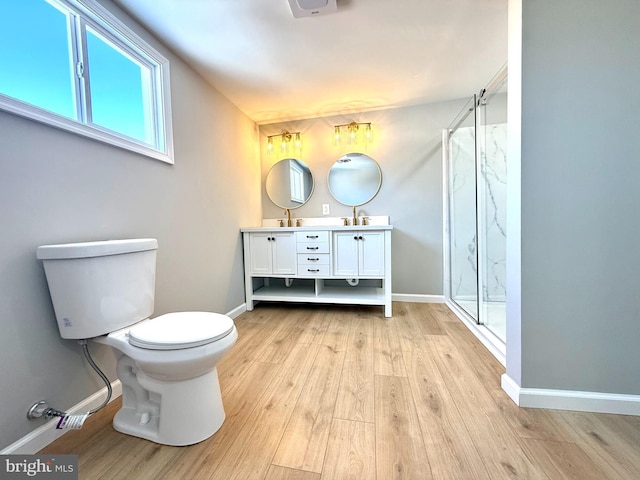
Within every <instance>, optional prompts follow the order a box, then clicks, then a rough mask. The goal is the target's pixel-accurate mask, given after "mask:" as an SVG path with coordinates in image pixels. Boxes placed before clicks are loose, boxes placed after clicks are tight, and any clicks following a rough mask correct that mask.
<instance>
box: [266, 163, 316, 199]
mask: <svg viewBox="0 0 640 480" xmlns="http://www.w3.org/2000/svg"><path fill="white" fill-rule="evenodd" d="M292 160H293V161H295V162H297V163H298V164H301V165H302V166H303V168H306V170H307V171H308V172H309V175H310V177H311V189H310V190H309V195H307V197H306V198H305V199H304V200H303V201H301V202H300V203H299V204H298V203H295V205H282V204H280V203H278V202H276V199H274V196H275V193H274V192H273V191H272V190H273V189H270V188H269V176H270V175H271V174H272V173H274V172H277V170H275V169H276V167H278V165H281V164H282V162H285V161H286V162H291V161H292ZM289 165H291V163H289ZM274 175H275V173H274ZM289 185H291V184H290V183H289ZM315 188H316V181H315V178H314V176H313V172H312V171H311V169H310V168H309V166H308V165H307V164H306V163H305V162H303V161H302V160H300V159H298V158H283V159H281V160H278V161H277V162H276V163H274V164H273V165H271V168H269V171H268V172H267V176H266V177H265V179H264V189H265V192H266V194H267V197H268V198H269V200H271V202H272V203H273V204H274V205H275V206H277V207H280V208H288V209H289V210H295V209H296V208H300V207H302V206H303V205H304V204H306V203H307V202H308V201H309V199H310V198H311V196H312V195H313V192H314V190H315ZM270 190H271V191H270ZM291 202H294V200H291Z"/></svg>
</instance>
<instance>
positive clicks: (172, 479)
mask: <svg viewBox="0 0 640 480" xmlns="http://www.w3.org/2000/svg"><path fill="white" fill-rule="evenodd" d="M393 307H394V310H393V313H394V316H393V318H390V319H385V318H384V317H383V312H382V309H381V308H379V307H344V306H318V305H306V306H305V305H292V304H289V305H276V304H267V303H262V304H258V305H257V306H256V309H255V310H253V311H252V312H246V313H244V314H243V315H241V316H240V317H238V318H237V319H236V320H235V321H236V325H237V327H238V331H239V339H238V342H237V344H236V345H235V347H234V348H233V349H232V351H231V352H230V353H229V354H228V356H227V357H226V358H225V359H224V360H223V361H222V362H221V363H220V365H219V367H218V372H219V377H220V384H221V388H222V396H223V400H224V405H225V409H226V414H227V418H226V421H225V423H224V425H223V426H222V428H221V429H220V430H219V431H218V432H217V433H216V434H215V435H214V436H213V437H211V438H209V439H208V440H206V441H204V442H202V443H199V444H197V445H193V446H189V447H169V446H162V445H157V444H154V443H152V442H149V441H146V440H141V439H138V438H134V437H130V436H127V435H123V434H120V433H117V432H115V431H114V430H113V428H112V427H111V418H112V417H113V415H114V413H115V411H116V410H117V408H119V400H118V401H114V402H112V404H111V405H110V406H109V407H107V408H106V409H105V410H103V411H102V412H100V413H99V414H97V415H95V416H94V417H92V418H91V419H90V420H89V421H88V422H87V424H86V425H85V427H84V428H83V429H82V430H80V431H77V432H76V431H73V432H70V433H68V434H66V435H65V436H64V437H62V438H61V439H59V440H57V441H56V442H54V443H53V444H51V445H50V446H48V447H47V448H46V449H45V450H43V451H42V453H55V454H63V453H74V454H78V455H79V471H80V478H81V479H127V480H128V479H136V480H143V479H154V480H157V479H167V480H182V479H189V480H190V479H221V480H234V479H238V480H322V479H338V480H347V479H377V480H395V479H408V480H422V479H431V478H434V479H447V480H466V479H490V480H497V479H514V478H517V479H576V480H590V479H594V480H603V479H607V480H608V479H611V480H632V479H640V418H639V417H631V416H622V415H605V414H591V413H580V412H568V411H552V410H540V409H524V408H518V407H517V406H516V405H515V404H513V402H512V401H511V400H510V399H509V398H508V397H507V395H506V394H505V393H504V392H503V391H502V389H501V388H500V375H501V374H502V373H503V372H504V369H503V367H502V365H500V364H499V363H498V362H497V361H496V360H495V359H494V358H493V357H492V356H491V354H489V353H488V352H487V351H486V350H485V348H484V347H483V346H482V345H481V344H480V343H479V342H478V341H477V340H476V339H475V337H473V335H472V334H471V333H470V332H469V331H468V330H467V328H466V327H465V326H464V325H463V324H462V323H461V322H460V321H459V320H458V319H457V318H456V317H455V316H454V315H453V313H451V312H450V311H449V310H448V308H447V307H446V306H444V305H440V304H418V303H394V305H393Z"/></svg>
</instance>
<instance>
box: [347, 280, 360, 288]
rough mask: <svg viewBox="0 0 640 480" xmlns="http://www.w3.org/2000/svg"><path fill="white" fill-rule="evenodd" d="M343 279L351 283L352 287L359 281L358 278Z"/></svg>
mask: <svg viewBox="0 0 640 480" xmlns="http://www.w3.org/2000/svg"><path fill="white" fill-rule="evenodd" d="M345 281H346V282H347V283H348V284H349V285H351V286H352V287H355V286H356V285H358V284H359V283H360V279H359V278H346V279H345Z"/></svg>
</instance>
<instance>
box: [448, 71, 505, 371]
mask: <svg viewBox="0 0 640 480" xmlns="http://www.w3.org/2000/svg"><path fill="white" fill-rule="evenodd" d="M504 72H505V73H504V74H505V75H506V68H505V69H504ZM501 73H502V72H501ZM499 75H500V74H499ZM491 83H492V84H493V82H491ZM487 90H488V89H483V90H482V91H481V92H480V95H473V97H472V101H473V103H472V105H473V108H472V109H469V108H468V106H469V104H470V103H471V102H469V101H468V102H467V103H466V104H465V106H464V107H463V110H462V111H461V112H460V113H459V114H458V115H457V116H456V118H455V119H454V121H453V122H452V124H453V127H452V128H446V129H444V130H443V131H442V166H443V168H442V192H443V202H442V203H443V220H444V225H443V247H444V248H443V253H444V265H443V270H444V295H445V302H446V304H447V306H448V307H449V308H450V309H451V310H452V311H453V312H454V313H455V314H456V316H457V317H458V318H459V319H460V320H461V321H462V322H463V323H464V324H465V325H466V326H467V327H468V328H469V330H471V332H472V333H473V334H474V335H475V336H476V337H477V338H478V340H480V342H481V343H482V344H483V345H484V346H485V347H486V348H487V349H488V350H489V351H490V352H491V353H492V354H493V356H494V357H496V359H497V360H498V361H499V362H500V363H502V365H505V366H506V344H505V342H503V341H502V340H501V339H500V338H498V337H497V336H496V335H495V333H493V332H492V331H491V330H490V329H489V328H488V327H486V326H485V325H483V324H482V318H481V309H480V303H481V302H480V295H481V294H482V290H481V285H480V282H481V279H482V278H484V277H483V275H484V272H483V271H482V269H483V268H484V266H483V263H484V262H482V261H480V259H479V257H478V254H479V252H481V250H480V247H481V246H482V242H483V240H481V239H480V235H479V220H478V209H479V207H480V204H481V202H482V199H480V198H479V196H480V193H479V189H478V179H477V174H478V162H479V158H478V157H479V154H478V149H479V147H478V141H477V132H476V131H475V129H476V128H477V109H478V102H480V101H482V99H483V98H484V94H485V93H487ZM465 109H467V112H466V114H465ZM470 112H471V113H470ZM470 114H471V115H473V116H474V118H473V125H474V170H475V181H474V184H475V199H476V203H475V235H476V242H475V257H476V258H475V261H476V293H477V295H476V311H477V317H478V318H477V319H475V318H473V316H472V315H471V314H469V313H468V312H467V311H466V310H465V309H464V308H463V307H462V306H460V305H459V304H458V303H457V302H456V301H455V300H454V299H453V297H452V293H453V292H452V287H451V281H452V272H451V260H452V252H451V223H452V222H451V201H450V193H451V192H450V182H451V170H450V168H451V158H450V152H451V148H450V147H451V143H450V140H451V135H452V134H453V133H454V132H455V131H456V130H457V128H458V127H459V126H460V124H461V123H463V122H464V120H465V119H466V118H467V117H468V115H470ZM456 121H457V123H456Z"/></svg>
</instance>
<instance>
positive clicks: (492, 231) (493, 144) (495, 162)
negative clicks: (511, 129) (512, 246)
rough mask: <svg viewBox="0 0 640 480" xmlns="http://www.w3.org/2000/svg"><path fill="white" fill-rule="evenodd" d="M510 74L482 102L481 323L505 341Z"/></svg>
mask: <svg viewBox="0 0 640 480" xmlns="http://www.w3.org/2000/svg"><path fill="white" fill-rule="evenodd" d="M506 90H507V72H506V69H503V70H502V71H501V72H500V73H499V74H498V75H497V76H496V77H495V78H494V79H493V80H492V81H491V82H490V84H489V86H488V87H487V88H486V90H484V91H483V92H482V94H481V96H480V98H479V99H478V103H477V111H476V122H477V125H476V127H477V128H476V141H477V153H476V154H477V159H478V163H477V165H478V167H477V169H478V220H479V221H478V232H479V235H478V276H479V284H480V285H482V288H481V289H480V295H479V302H478V303H479V309H480V310H479V313H480V316H479V322H480V323H481V324H483V325H485V326H486V327H487V328H488V329H489V330H490V331H491V332H492V333H493V334H494V335H495V336H497V337H498V338H499V339H500V340H502V341H503V342H506V251H507V243H506V242H507V226H506V218H507V217H506V206H507V92H506Z"/></svg>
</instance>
